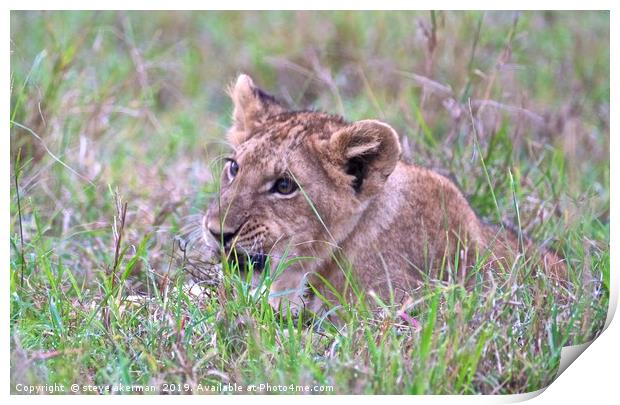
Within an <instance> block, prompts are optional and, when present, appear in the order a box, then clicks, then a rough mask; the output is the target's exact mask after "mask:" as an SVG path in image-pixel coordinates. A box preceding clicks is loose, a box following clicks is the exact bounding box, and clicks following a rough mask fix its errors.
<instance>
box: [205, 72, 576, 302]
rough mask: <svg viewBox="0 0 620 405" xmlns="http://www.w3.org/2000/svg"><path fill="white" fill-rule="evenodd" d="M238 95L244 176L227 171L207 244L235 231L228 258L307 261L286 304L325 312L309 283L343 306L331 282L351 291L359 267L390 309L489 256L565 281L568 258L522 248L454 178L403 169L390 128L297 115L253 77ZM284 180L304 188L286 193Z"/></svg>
mask: <svg viewBox="0 0 620 405" xmlns="http://www.w3.org/2000/svg"><path fill="white" fill-rule="evenodd" d="M231 97H232V99H233V102H234V113H233V126H232V128H231V129H230V130H229V133H228V139H229V141H230V142H231V144H232V146H233V148H234V152H233V154H232V155H231V159H233V160H234V161H235V162H236V163H237V164H238V172H237V173H236V175H234V176H232V175H231V167H230V166H231V165H232V163H227V165H226V167H225V168H224V172H223V174H222V182H221V192H220V197H219V198H218V199H216V200H215V201H213V202H212V204H211V206H210V207H209V210H208V212H207V215H206V216H205V220H204V226H205V237H206V239H207V241H208V242H209V243H213V242H215V241H220V242H221V241H222V235H223V234H224V235H226V236H228V238H227V239H228V240H227V241H226V243H225V248H226V250H227V251H230V250H231V249H232V248H233V247H234V248H235V249H236V251H237V252H240V254H241V255H243V254H247V255H250V256H254V257H257V255H260V254H268V255H269V256H270V258H271V268H272V269H276V267H278V264H279V263H280V262H286V261H290V260H291V259H294V258H296V259H295V261H294V262H293V264H290V263H289V264H287V265H286V266H283V267H285V270H284V272H283V273H282V274H281V275H280V276H279V277H277V278H276V279H275V281H274V282H273V284H272V291H271V292H272V293H276V294H272V298H271V299H270V302H272V304H273V305H274V306H276V307H278V306H280V305H281V304H282V303H283V302H287V301H288V302H290V303H291V304H292V305H293V306H296V307H301V306H306V307H309V308H310V309H312V310H316V309H318V308H319V307H320V305H321V302H320V300H319V299H318V298H317V297H315V296H312V295H309V296H306V294H307V292H308V283H311V284H312V285H313V286H314V287H315V288H317V289H318V290H319V291H321V293H322V294H323V295H325V296H327V297H328V298H330V299H334V294H332V293H331V291H330V289H329V288H327V287H326V286H325V285H324V284H323V282H322V281H321V280H322V279H326V280H328V281H329V283H330V284H332V285H333V287H335V288H336V289H337V290H340V291H342V290H344V289H346V278H345V276H344V274H345V273H344V271H343V268H346V267H347V266H346V264H347V263H349V264H350V265H351V268H352V271H353V272H354V275H355V276H356V279H357V280H358V281H359V283H360V286H361V287H362V290H363V291H365V292H367V293H368V292H370V291H373V292H374V293H375V294H376V295H378V296H379V297H381V298H382V299H383V300H384V301H389V299H390V298H394V299H396V300H401V299H403V298H404V297H405V296H406V295H407V293H408V291H411V289H412V288H413V287H415V286H416V285H419V284H420V283H421V282H423V281H424V280H425V279H426V278H428V277H431V278H436V277H443V278H444V279H448V278H452V279H456V280H455V281H460V282H464V281H465V279H466V278H467V275H468V270H469V269H470V268H471V266H472V265H473V264H474V263H475V262H476V260H477V259H478V258H480V257H486V258H487V259H486V261H485V262H484V263H485V267H486V269H485V270H488V269H499V268H503V269H506V271H510V269H511V266H512V265H513V264H514V262H515V260H516V259H517V257H518V256H519V252H520V251H522V250H524V252H522V253H523V255H524V257H526V258H533V260H540V263H539V264H540V266H539V267H541V268H543V269H545V270H546V271H547V273H548V274H549V275H550V276H551V277H555V278H558V279H563V278H565V273H566V267H565V265H564V264H563V263H562V261H561V260H560V258H559V257H558V256H557V255H555V254H553V253H551V252H541V254H538V248H537V247H536V246H535V245H534V244H532V243H531V242H529V241H528V240H527V239H525V240H523V246H519V239H518V237H517V235H515V234H514V233H512V232H509V231H506V230H503V229H500V228H499V227H495V226H490V225H486V224H484V223H483V222H482V221H481V220H480V219H479V218H478V217H477V216H476V214H475V213H474V211H473V210H472V208H471V207H470V205H469V204H468V202H467V201H466V199H465V198H464V197H463V195H462V193H461V192H460V191H459V189H458V188H457V187H456V186H455V185H454V184H453V183H452V182H451V181H450V180H448V179H447V178H446V177H443V176H441V175H439V174H437V173H435V172H433V171H431V170H428V169H425V168H421V167H418V166H413V165H408V164H406V163H404V162H402V161H401V160H400V144H399V140H398V136H397V134H396V132H395V131H394V130H393V129H392V128H391V127H390V126H389V125H387V124H385V123H382V122H379V121H375V120H364V121H358V122H354V123H348V122H346V121H345V120H344V119H343V118H342V117H339V116H334V115H329V114H325V113H322V112H308V111H297V112H295V111H287V110H286V108H284V107H283V106H282V105H281V104H280V103H278V102H277V101H276V100H275V99H274V98H273V97H272V96H269V95H267V94H266V93H265V92H263V91H262V90H260V89H258V88H257V87H256V86H255V85H254V83H253V82H252V80H251V79H250V78H249V77H248V76H245V75H241V76H239V78H238V79H237V82H236V84H235V86H234V87H233V88H232V89H231ZM283 176H288V177H290V178H291V179H294V181H296V183H297V184H299V187H300V189H299V190H296V191H295V192H293V193H292V194H289V195H282V194H278V193H276V192H274V191H273V190H274V187H275V186H274V182H276V181H277V180H278V179H279V178H281V177H283ZM317 214H318V215H317ZM210 234H211V235H210ZM212 235H213V236H212ZM521 248H523V249H521ZM457 256H458V257H459V262H460V265H459V266H458V267H459V268H458V269H454V263H455V257H457ZM541 259H542V260H541ZM485 273H486V271H485Z"/></svg>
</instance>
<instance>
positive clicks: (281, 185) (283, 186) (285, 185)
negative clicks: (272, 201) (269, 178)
mask: <svg viewBox="0 0 620 405" xmlns="http://www.w3.org/2000/svg"><path fill="white" fill-rule="evenodd" d="M295 190H297V183H295V182H294V181H293V179H291V178H290V177H280V178H279V179H278V180H276V182H275V183H274V185H273V187H272V189H271V192H272V193H278V194H283V195H288V194H292V193H293V192H294V191H295Z"/></svg>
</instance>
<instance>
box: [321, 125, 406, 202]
mask: <svg viewBox="0 0 620 405" xmlns="http://www.w3.org/2000/svg"><path fill="white" fill-rule="evenodd" d="M330 149H331V151H332V153H334V154H335V156H334V158H335V160H336V161H337V162H338V164H339V165H341V166H342V167H344V170H345V172H346V173H347V174H348V175H350V176H353V182H352V184H351V185H352V187H353V189H354V190H355V191H356V192H357V193H361V194H365V195H372V194H374V193H375V192H377V191H379V189H380V188H381V187H382V186H383V184H384V183H385V181H386V179H387V178H388V176H389V175H390V174H391V173H392V171H394V168H395V167H396V163H397V162H398V160H399V158H400V152H401V149H400V142H399V141H398V134H397V133H396V131H395V130H394V129H393V128H392V127H391V126H389V125H388V124H385V123H383V122H381V121H377V120H363V121H358V122H355V123H353V124H351V125H349V126H347V127H345V128H343V129H341V130H339V131H337V132H336V133H334V134H333V135H332V136H331V139H330Z"/></svg>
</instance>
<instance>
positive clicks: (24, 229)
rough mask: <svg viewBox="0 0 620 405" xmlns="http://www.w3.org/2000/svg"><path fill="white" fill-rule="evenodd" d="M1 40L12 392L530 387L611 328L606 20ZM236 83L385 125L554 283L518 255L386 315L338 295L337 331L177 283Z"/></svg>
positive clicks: (508, 18) (272, 15)
mask: <svg viewBox="0 0 620 405" xmlns="http://www.w3.org/2000/svg"><path fill="white" fill-rule="evenodd" d="M11 47H12V53H11V83H12V87H11V88H12V91H11V112H10V117H11V123H10V128H11V162H12V172H11V180H12V184H13V186H12V188H11V240H10V243H11V264H10V268H11V274H10V293H11V295H10V300H11V319H10V328H11V381H12V389H14V387H15V384H16V383H52V384H53V383H59V384H65V385H68V384H72V383H78V384H116V383H122V384H128V385H131V384H153V385H156V386H157V387H158V389H159V390H162V389H163V388H165V387H164V386H162V384H163V383H167V384H181V387H183V384H187V385H188V386H190V387H197V386H198V384H203V385H205V384H217V383H224V384H226V383H233V382H234V383H237V384H245V385H247V384H260V383H269V384H270V385H272V386H273V385H278V384H281V385H286V386H288V385H290V384H294V385H311V386H315V385H316V386H320V385H325V386H332V387H333V391H331V392H333V393H412V394H424V393H437V394H439V393H463V394H472V393H481V392H482V393H515V392H525V391H531V390H535V389H538V388H541V387H544V386H545V385H547V384H549V383H550V382H551V381H552V379H553V377H554V375H555V372H556V370H557V367H558V365H559V356H560V351H561V348H562V346H563V345H566V344H577V343H581V342H584V341H586V340H588V339H591V338H593V337H595V336H596V335H597V333H599V332H600V330H601V328H602V325H603V324H604V320H605V317H606V312H607V301H608V293H609V281H608V280H609V13H595V12H587V13H571V12H544V13H543V12H540V13H535V12H527V13H507V12H499V13H496V12H492V13H491V12H489V13H481V12H461V13H446V12H434V13H425V12H411V13H402V12H399V13H390V12H372V13H365V12H355V13H347V12H316V13H303V12H297V13H291V12H268V13H212V12H202V13H188V12H179V13H169V12H166V13H163V12H154V13H134V12H127V13H113V12H96V13H90V12H88V13H82V12H13V13H12V14H11ZM241 71H243V72H247V73H250V74H252V76H253V77H254V79H255V81H256V82H257V83H260V84H261V85H262V86H263V87H265V88H266V89H269V90H273V92H274V93H276V94H277V95H278V96H280V97H281V98H283V99H284V100H286V101H287V102H288V103H289V104H291V106H294V107H299V108H305V107H316V108H321V109H324V110H327V111H333V112H340V111H342V112H343V113H344V114H345V115H346V117H347V118H349V119H351V120H355V119H361V118H372V117H376V118H381V119H382V120H385V121H387V122H389V123H390V124H392V125H393V126H394V127H395V128H397V129H398V132H399V133H400V134H401V136H402V142H403V145H404V157H405V159H407V160H408V161H411V162H415V163H418V164H423V165H425V166H429V167H432V168H435V169H436V170H439V171H441V172H442V173H444V174H447V175H450V176H451V177H452V178H453V179H454V180H455V181H456V182H457V184H458V185H459V187H460V188H461V189H462V190H463V191H464V193H465V194H466V195H467V196H468V198H469V200H470V202H471V204H472V205H473V207H474V208H475V210H476V211H477V212H478V213H479V214H480V216H481V217H482V218H484V219H485V220H487V221H489V222H494V223H505V224H506V226H514V227H515V228H517V229H518V230H519V231H520V232H521V234H523V235H529V236H530V237H532V238H533V239H535V240H537V241H538V242H539V243H540V244H542V245H543V246H545V247H550V248H553V249H556V250H558V251H560V252H561V253H562V254H563V255H564V256H565V257H566V258H567V261H568V265H569V268H570V285H569V286H568V287H567V288H564V287H562V286H556V285H554V284H553V283H552V282H551V280H548V279H547V278H546V277H545V276H544V275H540V274H537V273H536V272H535V271H533V269H532V266H531V265H530V264H528V263H520V265H519V266H517V267H515V268H512V269H505V271H504V272H500V274H498V275H497V276H496V278H495V279H494V283H493V284H492V286H491V288H482V284H483V283H482V281H483V279H484V278H485V275H484V274H482V273H481V271H473V273H472V277H474V279H475V280H477V281H478V282H476V283H474V287H473V288H471V289H466V288H464V287H463V286H462V285H461V284H458V283H445V282H442V281H439V280H432V279H429V280H428V282H427V283H426V284H425V286H424V287H422V288H420V289H419V290H418V291H415V294H413V296H414V297H415V299H414V300H412V301H411V302H408V303H406V305H400V306H393V305H390V303H389V302H388V303H380V304H379V310H378V311H371V310H370V309H369V308H368V307H367V306H366V305H365V304H364V301H363V300H352V301H351V300H347V299H344V298H343V299H342V300H341V302H340V303H339V305H338V306H337V307H334V308H330V309H328V310H329V311H330V313H331V314H334V313H336V312H337V313H338V314H339V316H340V318H341V319H342V321H341V322H339V323H332V320H331V318H332V317H330V316H322V315H316V316H312V315H309V316H306V317H299V318H294V317H293V316H292V315H291V314H290V313H288V312H285V313H283V314H276V313H274V311H273V310H272V308H271V307H270V306H269V304H268V302H267V296H266V294H264V293H261V291H263V290H262V289H257V290H252V289H251V288H250V285H249V282H248V281H249V279H248V275H247V274H246V273H244V272H240V271H239V269H238V267H237V266H236V265H235V264H234V263H228V262H225V263H224V264H223V268H222V270H221V271H222V273H223V277H222V278H221V282H220V283H219V286H218V287H214V286H212V285H209V284H208V283H206V282H205V281H208V280H205V277H202V278H201V277H198V280H196V277H191V276H190V274H189V272H188V270H192V269H194V270H196V269H198V270H200V269H202V268H205V267H208V263H207V264H205V263H204V261H205V260H206V259H205V252H204V249H205V248H204V246H202V244H201V240H200V227H199V226H200V224H199V221H200V220H199V218H200V215H201V214H202V213H203V212H204V210H205V209H206V205H207V202H208V201H209V200H210V199H211V198H215V197H216V195H217V190H218V187H219V185H218V180H217V179H218V176H219V170H221V162H220V160H219V157H220V156H221V154H222V153H224V151H225V149H226V145H225V142H224V141H223V133H224V130H225V128H226V127H227V125H229V117H230V110H231V105H230V102H229V100H228V99H227V96H226V94H225V91H224V89H225V88H226V86H227V85H228V83H229V82H230V81H231V80H232V79H233V78H234V77H235V75H236V74H237V73H238V72H241ZM125 204H126V205H125ZM179 241H180V243H179ZM454 259H455V260H458V258H454ZM455 267H456V266H455ZM272 270H273V272H276V273H277V272H280V271H283V270H284V269H282V268H280V269H272ZM250 271H252V270H251V269H250ZM343 271H345V272H348V274H352V283H353V284H354V280H353V279H354V277H353V275H354V269H350V268H347V267H346V266H344V265H343ZM194 273H196V272H194ZM209 274H211V273H209ZM22 276H23V281H22ZM197 281H198V282H199V283H198V286H200V287H202V289H201V290H200V293H196V291H197V290H198V288H197V287H194V288H191V287H192V286H193V285H194V284H195V283H196V282H197ZM200 281H202V282H200ZM271 282H272V278H270V277H267V276H263V278H262V283H263V284H264V286H265V287H266V288H268V287H269V285H270V283H271ZM557 297H564V298H566V297H568V299H559V298H557Z"/></svg>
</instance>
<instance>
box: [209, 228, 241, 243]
mask: <svg viewBox="0 0 620 405" xmlns="http://www.w3.org/2000/svg"><path fill="white" fill-rule="evenodd" d="M209 233H210V234H211V235H213V237H214V238H215V239H216V240H217V241H221V242H222V243H223V244H224V245H228V242H230V241H231V240H232V238H234V237H235V232H226V231H224V232H222V231H221V230H219V229H213V228H209Z"/></svg>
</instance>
